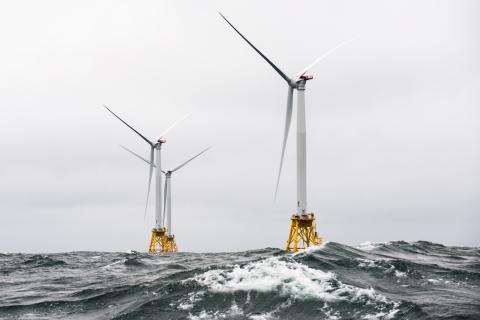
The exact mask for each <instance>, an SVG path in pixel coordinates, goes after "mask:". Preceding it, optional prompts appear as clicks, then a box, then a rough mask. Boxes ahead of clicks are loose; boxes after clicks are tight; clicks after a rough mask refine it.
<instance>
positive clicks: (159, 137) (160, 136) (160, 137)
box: [155, 110, 195, 141]
mask: <svg viewBox="0 0 480 320" xmlns="http://www.w3.org/2000/svg"><path fill="white" fill-rule="evenodd" d="M194 112H195V110H194V111H192V112H190V113H189V114H187V115H186V116H184V117H183V118H181V119H180V120H178V121H177V122H175V123H174V124H172V125H171V126H170V127H169V128H168V129H167V130H165V132H164V133H162V134H161V135H159V136H158V138H157V139H155V141H158V140H160V139H162V137H163V136H164V135H165V133H167V132H168V131H169V130H170V129H172V128H173V126H174V125H176V124H177V123H179V122H180V121H182V120H183V119H185V118H186V117H188V116H189V115H191V114H192V113H194Z"/></svg>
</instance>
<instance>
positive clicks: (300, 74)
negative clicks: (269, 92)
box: [295, 38, 357, 77]
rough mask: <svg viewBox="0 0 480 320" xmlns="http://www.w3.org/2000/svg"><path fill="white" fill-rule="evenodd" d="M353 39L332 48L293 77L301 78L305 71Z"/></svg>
mask: <svg viewBox="0 0 480 320" xmlns="http://www.w3.org/2000/svg"><path fill="white" fill-rule="evenodd" d="M355 39H357V38H353V39H350V40H348V41H346V42H344V43H342V44H341V45H339V46H336V47H335V48H333V49H332V50H330V51H328V52H327V53H325V54H324V55H323V56H321V57H320V58H318V59H317V60H315V61H314V62H313V63H312V64H310V65H309V66H308V67H306V68H305V69H303V70H302V71H300V72H299V73H297V74H296V75H295V77H301V76H303V75H304V74H305V73H307V71H308V70H309V69H310V68H312V67H313V66H314V65H316V64H317V63H318V62H319V61H320V60H322V59H323V58H325V57H326V56H327V55H328V54H330V53H332V52H333V51H334V50H336V49H338V48H340V47H341V46H343V45H344V44H347V43H349V42H350V41H353V40H355Z"/></svg>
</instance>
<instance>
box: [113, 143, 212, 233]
mask: <svg viewBox="0 0 480 320" xmlns="http://www.w3.org/2000/svg"><path fill="white" fill-rule="evenodd" d="M120 147H122V148H123V149H125V150H127V151H128V152H130V153H132V154H133V155H135V156H137V157H138V158H140V159H142V160H143V161H145V162H146V163H148V164H151V163H150V162H149V161H148V160H147V159H145V158H143V157H141V156H139V155H138V154H136V153H135V152H133V151H130V150H128V149H127V148H125V147H123V146H120ZM210 148H211V147H208V148H207V149H205V150H203V151H202V152H200V153H199V154H197V155H196V156H195V157H193V158H191V159H190V160H188V161H186V162H184V163H183V164H181V165H179V166H178V167H176V168H175V169H172V170H169V171H167V172H164V171H163V170H162V172H163V173H164V174H165V189H164V199H165V202H164V205H163V212H164V216H163V217H164V218H165V217H167V232H168V236H171V235H172V194H171V184H170V181H171V177H172V173H174V172H175V171H177V170H179V169H181V168H182V167H183V166H185V165H186V164H187V163H189V162H190V161H192V160H193V159H195V158H196V157H198V156H199V155H201V154H202V153H204V152H205V151H207V150H208V149H210ZM165 211H166V214H165Z"/></svg>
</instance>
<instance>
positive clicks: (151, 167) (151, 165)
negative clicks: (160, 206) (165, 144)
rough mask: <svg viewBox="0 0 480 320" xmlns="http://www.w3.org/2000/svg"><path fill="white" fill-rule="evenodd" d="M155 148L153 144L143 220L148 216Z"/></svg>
mask: <svg viewBox="0 0 480 320" xmlns="http://www.w3.org/2000/svg"><path fill="white" fill-rule="evenodd" d="M154 150H155V148H154V147H153V146H152V147H151V152H150V174H149V177H148V191H147V204H146V205H145V214H144V215H143V220H145V217H146V216H147V207H148V195H149V194H150V185H151V182H152V172H153V152H154Z"/></svg>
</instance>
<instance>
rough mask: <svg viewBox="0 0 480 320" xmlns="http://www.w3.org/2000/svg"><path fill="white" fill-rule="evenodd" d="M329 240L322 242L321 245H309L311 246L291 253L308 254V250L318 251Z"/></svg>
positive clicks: (295, 254)
mask: <svg viewBox="0 0 480 320" xmlns="http://www.w3.org/2000/svg"><path fill="white" fill-rule="evenodd" d="M329 242H330V241H326V242H324V243H322V244H321V245H319V246H311V247H308V248H306V249H303V250H300V251H297V252H295V253H294V254H293V256H297V255H299V254H308V253H310V252H313V251H319V250H323V249H324V248H325V245H326V244H327V243H329Z"/></svg>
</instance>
